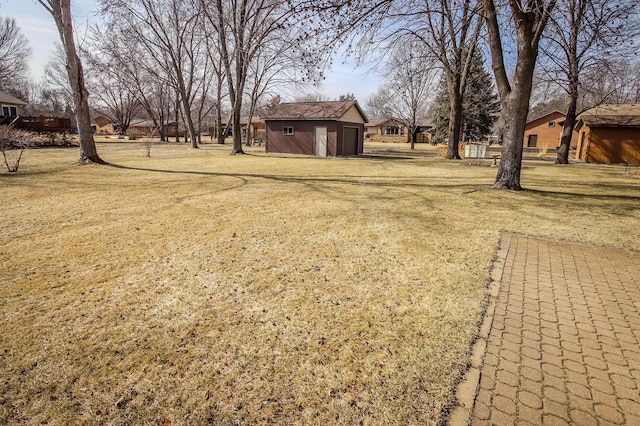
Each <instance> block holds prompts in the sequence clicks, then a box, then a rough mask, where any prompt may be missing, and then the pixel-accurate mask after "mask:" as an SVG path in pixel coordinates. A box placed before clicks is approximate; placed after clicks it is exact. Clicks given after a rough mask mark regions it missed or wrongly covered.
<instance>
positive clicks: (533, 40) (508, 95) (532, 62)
mask: <svg viewBox="0 0 640 426" xmlns="http://www.w3.org/2000/svg"><path fill="white" fill-rule="evenodd" d="M483 3H484V12H485V18H486V21H487V29H488V33H489V47H490V50H491V59H492V68H493V73H494V76H495V79H496V85H497V87H498V93H499V95H500V105H501V114H502V118H503V119H504V123H505V132H504V139H503V145H502V158H501V160H500V166H499V167H498V174H497V176H496V180H495V183H494V184H493V188H497V189H512V190H520V189H522V187H521V186H520V172H521V170H522V144H523V140H524V127H525V124H526V122H527V114H528V112H529V100H530V98H531V87H532V82H533V75H534V70H535V66H536V60H537V58H538V50H539V44H540V39H541V37H542V34H543V31H544V29H545V27H546V25H547V22H548V20H549V16H550V13H551V12H552V10H553V8H554V7H555V4H556V0H524V1H520V0H508V8H507V19H508V20H509V21H510V22H511V24H512V26H513V28H514V29H515V32H516V40H517V46H516V47H517V59H516V63H515V70H514V71H513V76H512V78H509V70H508V69H507V66H506V60H505V59H506V55H505V51H504V48H503V38H502V33H501V29H500V20H499V17H498V10H497V8H496V2H495V1H494V0H483Z"/></svg>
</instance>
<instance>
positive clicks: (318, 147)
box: [313, 127, 327, 157]
mask: <svg viewBox="0 0 640 426" xmlns="http://www.w3.org/2000/svg"><path fill="white" fill-rule="evenodd" d="M315 133H316V134H315V142H316V143H315V147H314V150H313V154H314V155H315V156H316V157H326V156H327V128H326V127H316V131H315Z"/></svg>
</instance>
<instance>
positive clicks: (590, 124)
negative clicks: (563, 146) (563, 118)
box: [576, 104, 640, 165]
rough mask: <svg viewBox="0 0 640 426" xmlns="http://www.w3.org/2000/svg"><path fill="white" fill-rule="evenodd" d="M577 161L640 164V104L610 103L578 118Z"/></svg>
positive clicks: (588, 111) (590, 110) (586, 112)
mask: <svg viewBox="0 0 640 426" xmlns="http://www.w3.org/2000/svg"><path fill="white" fill-rule="evenodd" d="M576 132H577V133H578V146H577V148H576V158H577V159H579V160H582V161H584V162H586V163H606V164H635V165H640V105H638V104H608V105H600V106H598V107H595V108H591V109H589V110H587V111H585V112H583V113H582V114H580V116H579V117H578V123H577V124H576Z"/></svg>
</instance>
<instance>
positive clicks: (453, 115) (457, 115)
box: [447, 83, 462, 160]
mask: <svg viewBox="0 0 640 426" xmlns="http://www.w3.org/2000/svg"><path fill="white" fill-rule="evenodd" d="M449 103H450V106H451V108H450V111H449V141H448V143H447V146H448V149H447V158H448V159H449V160H460V127H461V126H460V125H461V124H462V95H460V87H459V83H458V84H453V87H450V88H449Z"/></svg>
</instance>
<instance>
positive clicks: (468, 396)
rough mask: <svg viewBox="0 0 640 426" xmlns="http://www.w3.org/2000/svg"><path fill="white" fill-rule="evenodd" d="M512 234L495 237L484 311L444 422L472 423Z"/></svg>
mask: <svg viewBox="0 0 640 426" xmlns="http://www.w3.org/2000/svg"><path fill="white" fill-rule="evenodd" d="M511 236H512V235H511V233H510V232H502V233H501V234H500V239H499V240H498V247H497V249H496V253H495V255H494V260H493V262H492V264H491V271H490V274H489V276H490V284H489V286H488V289H487V299H486V302H485V305H486V307H485V311H484V313H483V317H482V322H481V325H480V329H479V334H478V338H477V339H476V341H475V342H474V344H473V346H472V348H471V359H470V366H469V368H468V369H467V371H466V372H465V374H464V376H463V377H462V380H461V382H460V383H459V384H458V387H457V389H456V406H455V408H454V409H453V411H452V412H451V415H450V416H449V418H448V419H447V424H448V425H450V426H462V425H469V424H470V423H471V414H472V413H473V408H474V406H475V401H476V396H477V395H478V386H479V385H480V379H481V378H482V374H481V368H482V364H483V362H484V356H485V353H486V350H487V341H488V339H489V333H490V332H491V326H492V324H493V314H494V311H495V307H496V298H497V296H498V293H499V291H500V285H501V282H502V274H503V272H504V265H505V260H506V258H507V254H508V253H509V248H510V247H511Z"/></svg>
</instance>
